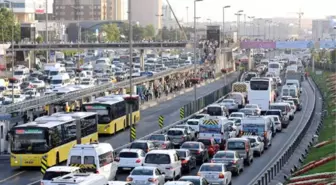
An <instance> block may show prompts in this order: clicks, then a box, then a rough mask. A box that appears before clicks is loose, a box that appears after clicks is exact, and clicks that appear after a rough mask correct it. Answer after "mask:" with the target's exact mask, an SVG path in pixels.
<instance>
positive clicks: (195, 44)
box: [194, 0, 202, 102]
mask: <svg viewBox="0 0 336 185" xmlns="http://www.w3.org/2000/svg"><path fill="white" fill-rule="evenodd" d="M200 1H202V0H194V77H195V78H196V70H197V64H196V63H197V62H196V57H197V55H196V47H197V30H196V21H197V14H196V3H197V2H200ZM194 100H195V102H196V100H197V93H196V83H195V84H194Z"/></svg>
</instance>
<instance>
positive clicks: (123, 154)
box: [119, 152, 138, 158]
mask: <svg viewBox="0 0 336 185" xmlns="http://www.w3.org/2000/svg"><path fill="white" fill-rule="evenodd" d="M119 157H120V158H138V153H135V152H121V153H120V154H119Z"/></svg>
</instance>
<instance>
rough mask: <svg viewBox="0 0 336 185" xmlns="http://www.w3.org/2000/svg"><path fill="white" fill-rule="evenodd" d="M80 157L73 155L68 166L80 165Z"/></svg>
mask: <svg viewBox="0 0 336 185" xmlns="http://www.w3.org/2000/svg"><path fill="white" fill-rule="evenodd" d="M81 159H82V157H81V156H76V155H73V156H71V157H70V164H81Z"/></svg>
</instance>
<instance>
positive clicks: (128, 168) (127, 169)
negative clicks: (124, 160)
mask: <svg viewBox="0 0 336 185" xmlns="http://www.w3.org/2000/svg"><path fill="white" fill-rule="evenodd" d="M131 169H132V168H123V170H131Z"/></svg>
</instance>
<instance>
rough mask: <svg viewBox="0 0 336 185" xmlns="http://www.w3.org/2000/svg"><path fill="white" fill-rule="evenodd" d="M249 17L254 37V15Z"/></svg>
mask: <svg viewBox="0 0 336 185" xmlns="http://www.w3.org/2000/svg"><path fill="white" fill-rule="evenodd" d="M247 18H249V19H250V26H251V27H252V32H251V35H252V37H254V23H253V21H254V18H255V17H254V16H247Z"/></svg>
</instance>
